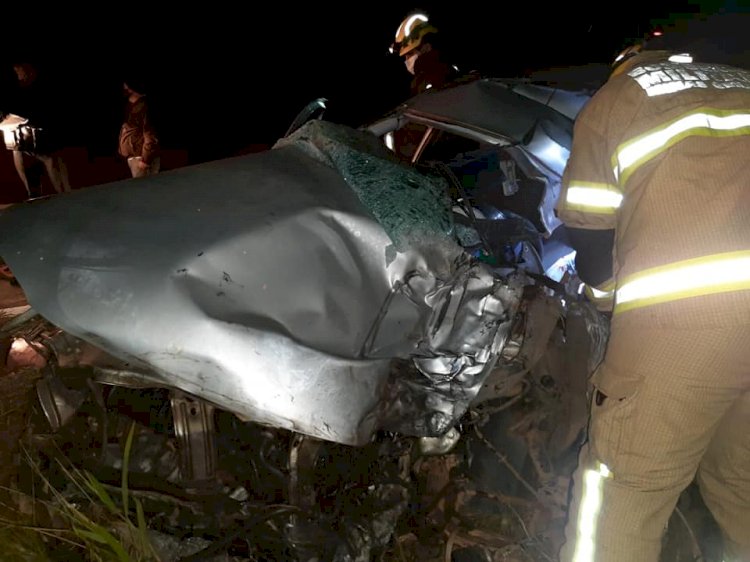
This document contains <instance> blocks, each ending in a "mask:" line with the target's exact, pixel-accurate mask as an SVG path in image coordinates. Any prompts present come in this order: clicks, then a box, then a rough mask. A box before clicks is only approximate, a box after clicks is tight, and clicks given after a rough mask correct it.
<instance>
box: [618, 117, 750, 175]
mask: <svg viewBox="0 0 750 562" xmlns="http://www.w3.org/2000/svg"><path fill="white" fill-rule="evenodd" d="M738 135H750V111H747V110H743V111H722V110H718V109H710V108H701V109H698V110H695V111H691V112H689V113H686V114H685V115H683V116H681V117H679V118H677V119H675V120H674V121H672V122H671V123H667V124H666V125H662V126H661V127H658V128H656V129H652V130H651V131H648V132H647V133H645V134H643V135H640V136H639V137H636V138H635V139H632V140H629V141H627V142H625V143H623V144H621V145H620V146H619V147H618V148H617V151H616V152H615V154H614V155H613V156H612V166H613V170H614V174H615V178H617V181H618V183H619V185H620V186H624V185H625V184H626V183H627V181H628V178H630V176H631V175H632V174H633V172H635V171H636V170H637V169H638V168H639V167H640V166H641V165H643V164H645V163H646V162H648V161H649V160H651V159H652V158H654V157H655V156H657V155H659V154H661V153H662V152H664V151H665V150H667V149H668V148H670V147H671V146H674V145H675V144H677V143H678V142H680V141H681V140H683V139H685V138H687V137H691V136H707V137H725V136H738Z"/></svg>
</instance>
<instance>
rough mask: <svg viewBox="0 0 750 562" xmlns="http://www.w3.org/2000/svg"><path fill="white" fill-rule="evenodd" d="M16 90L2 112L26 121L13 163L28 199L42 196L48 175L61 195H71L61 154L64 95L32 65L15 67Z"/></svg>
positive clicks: (63, 143)
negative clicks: (43, 178) (43, 185)
mask: <svg viewBox="0 0 750 562" xmlns="http://www.w3.org/2000/svg"><path fill="white" fill-rule="evenodd" d="M13 70H14V71H15V74H16V77H17V79H18V82H17V87H16V88H15V90H14V91H13V93H12V94H11V95H10V96H9V98H8V101H7V104H6V105H7V107H4V108H3V111H6V112H7V113H12V114H15V115H18V116H19V117H21V118H23V119H24V120H26V123H25V124H23V125H22V126H21V127H19V129H18V131H17V133H16V139H17V143H16V145H15V148H14V150H13V163H14V164H15V167H16V171H17V172H18V176H19V178H20V179H21V181H22V182H23V184H24V187H25V188H26V192H27V193H28V195H29V197H38V196H40V195H41V194H42V177H43V174H44V172H46V173H47V176H48V177H49V180H50V183H51V184H52V187H53V188H54V190H55V191H56V192H58V193H62V192H66V191H70V182H69V180H68V169H67V165H66V163H65V160H64V159H63V156H62V154H61V151H62V149H63V148H64V147H65V144H66V143H65V138H66V124H65V117H66V108H65V107H64V102H63V98H62V92H61V91H59V90H57V89H55V87H54V84H53V83H52V81H51V79H50V78H49V76H47V75H46V74H44V73H42V72H40V71H39V68H38V67H37V66H36V65H35V64H32V63H30V62H25V61H24V62H17V63H15V64H13Z"/></svg>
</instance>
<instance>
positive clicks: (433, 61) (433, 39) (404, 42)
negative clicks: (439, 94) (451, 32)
mask: <svg viewBox="0 0 750 562" xmlns="http://www.w3.org/2000/svg"><path fill="white" fill-rule="evenodd" d="M391 52H392V53H398V55H399V56H400V57H401V58H402V59H403V61H404V65H405V66H406V70H407V71H408V72H409V73H410V74H411V75H412V76H413V78H412V81H411V95H416V94H419V93H421V92H424V91H425V90H428V89H430V88H439V87H441V86H444V85H445V84H447V83H448V82H450V81H451V80H453V79H454V78H456V76H457V73H458V67H456V66H454V65H452V64H450V63H448V62H447V61H446V60H445V58H444V56H445V53H444V46H443V45H441V41H440V37H439V34H438V30H437V28H436V27H435V26H434V25H433V24H432V22H431V21H430V18H429V16H428V15H427V14H426V13H424V12H420V11H414V12H411V13H409V14H408V15H407V16H406V17H405V18H404V19H403V20H402V21H401V24H400V25H399V26H398V29H397V30H396V39H395V41H394V43H393V45H391Z"/></svg>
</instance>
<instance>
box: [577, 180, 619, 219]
mask: <svg viewBox="0 0 750 562" xmlns="http://www.w3.org/2000/svg"><path fill="white" fill-rule="evenodd" d="M621 203H622V193H620V190H619V189H617V187H615V186H614V185H612V184H608V183H596V182H590V181H572V182H570V184H569V185H568V191H567V193H566V195H565V207H566V208H567V209H572V210H577V211H583V212H586V213H599V214H608V215H611V214H613V213H614V212H615V211H616V210H617V209H618V208H619V207H620V204H621Z"/></svg>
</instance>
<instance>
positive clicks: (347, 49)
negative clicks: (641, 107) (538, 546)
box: [0, 1, 746, 162]
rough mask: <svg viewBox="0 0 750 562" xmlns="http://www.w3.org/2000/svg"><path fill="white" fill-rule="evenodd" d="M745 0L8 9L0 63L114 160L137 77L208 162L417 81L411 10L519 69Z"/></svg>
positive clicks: (360, 112) (345, 113)
mask: <svg viewBox="0 0 750 562" xmlns="http://www.w3.org/2000/svg"><path fill="white" fill-rule="evenodd" d="M738 5H743V3H742V2H740V3H739V4H738V2H736V1H735V2H731V3H727V2H687V1H682V2H674V1H673V2H661V3H657V2H645V1H644V2H636V1H631V2H628V3H621V2H617V3H615V2H612V3H610V2H599V3H596V2H593V3H582V2H556V3H546V5H545V4H542V3H538V2H517V3H510V2H467V1H461V2H459V1H455V2H444V3H437V2H422V3H421V4H414V5H412V4H407V3H403V2H390V3H389V2H378V3H375V2H360V3H342V4H333V3H321V2H319V3H295V4H292V3H290V2H266V3H249V2H244V3H239V2H238V3H235V4H224V3H221V2H205V1H204V2H196V3H193V4H191V5H188V4H187V3H183V4H158V3H142V2H141V3H132V4H128V3H126V2H122V3H119V4H109V3H108V4H106V5H105V4H101V5H97V4H91V5H87V6H80V7H75V6H71V5H66V6H65V7H59V6H58V7H46V6H43V5H41V4H26V5H25V6H24V8H23V10H22V11H19V12H18V13H13V10H10V9H6V11H5V13H4V15H3V16H2V29H3V37H2V38H1V39H2V45H3V47H1V48H0V62H2V63H3V65H2V69H3V72H4V73H5V77H6V78H7V77H8V74H9V73H10V72H12V70H11V68H10V62H12V61H13V60H18V59H24V58H27V59H33V60H36V61H37V62H38V63H39V64H41V65H42V68H43V69H45V70H46V71H47V72H51V73H53V74H54V77H55V78H57V79H58V80H60V83H61V84H62V85H63V88H64V93H63V95H64V97H65V99H66V103H67V104H68V106H69V108H70V112H71V115H74V116H75V121H76V123H77V124H76V126H75V131H72V137H71V138H72V141H71V142H75V143H76V144H77V145H79V146H85V147H86V148H87V149H88V152H89V155H90V156H91V157H95V156H97V155H98V156H103V155H104V156H110V155H111V156H113V155H115V153H116V148H117V146H116V144H117V132H118V130H119V122H120V121H119V120H120V118H121V112H122V107H123V98H122V95H121V83H122V79H123V77H124V76H126V75H127V74H128V73H132V72H135V73H136V74H140V75H141V76H143V77H144V78H145V79H146V81H147V84H148V86H149V90H150V92H149V93H150V98H151V102H152V106H153V107H154V111H155V113H156V117H157V119H158V125H159V128H160V132H161V137H162V142H163V144H164V146H165V147H167V148H175V149H180V150H186V151H188V154H189V159H190V162H200V161H205V160H210V159H215V158H221V157H224V156H229V155H231V154H235V153H238V152H241V151H248V150H254V149H257V148H262V147H264V146H268V145H271V144H273V142H274V141H275V140H276V139H277V138H278V137H279V136H281V135H283V134H284V132H285V130H286V128H287V127H288V125H289V124H290V122H291V121H292V119H293V118H294V116H295V115H296V113H297V112H298V111H299V110H300V109H301V108H302V107H303V106H304V105H305V104H306V103H307V102H308V101H310V100H312V99H313V98H316V97H325V98H327V99H328V100H329V103H328V107H329V110H328V112H327V114H326V117H327V118H329V119H331V120H334V121H338V122H341V123H347V124H351V125H359V124H362V123H364V122H367V121H369V120H372V119H374V118H376V117H377V116H379V115H381V114H382V113H384V112H385V111H386V110H388V109H389V108H391V107H393V106H394V105H396V104H397V103H398V102H400V101H402V100H403V99H405V98H406V97H407V96H408V84H409V80H410V76H409V75H408V74H407V72H406V70H405V69H404V67H403V64H402V62H401V60H400V59H398V58H396V57H393V56H390V55H389V54H388V46H389V45H390V43H391V42H392V41H393V36H394V33H395V30H396V28H397V26H398V24H399V23H400V21H401V19H402V18H403V17H404V16H405V15H406V13H407V12H408V11H410V10H411V9H413V8H422V9H424V10H426V11H427V12H428V13H429V14H430V15H431V17H432V20H433V22H434V23H435V25H436V26H437V27H438V28H439V29H440V31H441V34H442V35H443V36H444V37H446V38H448V39H450V40H451V44H450V46H451V47H452V48H453V52H454V53H455V57H454V58H455V60H456V63H457V64H458V65H459V66H460V67H461V68H462V70H479V71H481V72H485V73H497V74H501V75H506V76H516V75H522V74H525V73H527V72H528V71H530V70H533V69H539V68H546V67H554V66H566V65H575V64H583V63H588V62H610V61H611V60H612V59H613V58H614V56H615V55H616V54H617V53H618V52H619V50H620V49H621V48H622V47H623V46H625V45H627V44H628V42H629V41H632V40H633V39H636V38H640V37H642V36H643V35H644V34H645V33H647V32H648V31H649V30H650V29H652V27H653V25H654V24H655V23H659V22H661V21H666V20H668V19H669V17H670V15H675V14H680V13H682V14H688V13H694V12H698V11H703V12H716V11H719V10H721V9H722V7H726V6H729V7H730V9H732V8H734V7H736V6H738ZM744 5H746V4H744ZM6 8H7V7H6ZM10 77H11V78H12V74H10Z"/></svg>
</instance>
